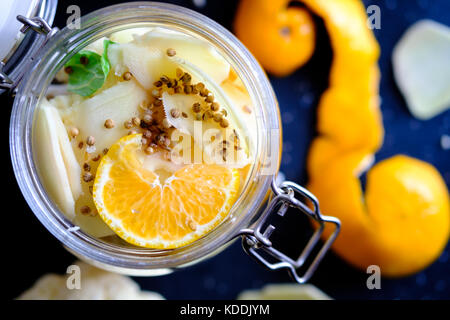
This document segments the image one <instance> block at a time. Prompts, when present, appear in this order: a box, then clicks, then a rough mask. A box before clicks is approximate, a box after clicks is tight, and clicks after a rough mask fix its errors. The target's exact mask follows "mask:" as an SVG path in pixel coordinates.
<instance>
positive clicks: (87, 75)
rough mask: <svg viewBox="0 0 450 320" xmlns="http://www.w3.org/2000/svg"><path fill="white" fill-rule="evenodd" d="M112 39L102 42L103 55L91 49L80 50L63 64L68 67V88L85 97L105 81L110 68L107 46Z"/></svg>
mask: <svg viewBox="0 0 450 320" xmlns="http://www.w3.org/2000/svg"><path fill="white" fill-rule="evenodd" d="M113 43H114V42H113V41H110V40H105V41H104V42H103V48H104V50H103V55H99V54H97V53H95V52H93V51H88V50H81V51H80V52H78V53H76V54H75V55H74V56H73V57H72V58H71V59H70V60H69V61H68V62H67V63H66V65H65V66H64V67H65V68H66V70H67V69H68V68H70V73H69V84H68V88H67V89H68V90H69V91H70V92H73V93H76V94H79V95H80V96H83V97H87V96H90V95H92V94H94V93H95V92H96V91H97V90H98V89H100V88H101V87H102V86H103V84H104V83H105V80H106V77H107V76H108V73H109V71H110V69H111V66H110V63H109V60H108V47H109V45H110V44H113Z"/></svg>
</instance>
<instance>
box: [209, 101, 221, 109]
mask: <svg viewBox="0 0 450 320" xmlns="http://www.w3.org/2000/svg"><path fill="white" fill-rule="evenodd" d="M211 110H212V111H219V104H218V103H217V102H213V103H212V104H211Z"/></svg>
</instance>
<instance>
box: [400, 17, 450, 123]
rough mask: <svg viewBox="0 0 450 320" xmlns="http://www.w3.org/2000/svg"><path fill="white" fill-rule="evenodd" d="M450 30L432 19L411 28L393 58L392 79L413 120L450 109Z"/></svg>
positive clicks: (401, 40) (417, 23)
mask: <svg viewBox="0 0 450 320" xmlns="http://www.w3.org/2000/svg"><path fill="white" fill-rule="evenodd" d="M449 62H450V28H448V27H447V26H444V25H442V24H439V23H437V22H434V21H431V20H421V21H419V22H416V23H415V24H414V25H413V26H411V27H410V28H409V29H408V30H407V31H406V33H405V34H404V35H403V37H402V38H401V39H400V41H399V42H398V43H397V45H396V46H395V49H394V53H393V55H392V64H393V68H394V77H395V80H396V82H397V85H398V87H399V88H400V91H401V92H402V94H403V96H404V97H405V100H406V103H407V105H408V108H409V110H410V111H411V113H412V114H413V116H414V117H416V118H418V119H422V120H427V119H430V118H433V117H434V116H436V115H438V114H439V113H441V112H444V111H445V110H447V109H449V108H450V63H449Z"/></svg>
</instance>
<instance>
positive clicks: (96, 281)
mask: <svg viewBox="0 0 450 320" xmlns="http://www.w3.org/2000/svg"><path fill="white" fill-rule="evenodd" d="M76 265H78V266H79V267H80V271H81V273H80V280H81V288H80V289H70V290H69V289H68V288H67V278H68V277H69V275H67V276H62V275H57V274H46V275H44V276H42V277H41V278H40V279H39V280H38V281H37V282H36V283H35V284H34V285H33V286H32V287H31V288H30V289H28V290H27V291H25V292H24V293H22V294H21V295H20V296H19V297H18V298H17V299H18V300H162V299H164V298H163V297H162V296H161V295H160V294H158V293H156V292H150V291H141V289H140V288H139V286H138V284H137V283H136V282H134V281H133V280H132V279H131V278H129V277H126V276H123V275H119V274H116V273H112V272H107V271H104V270H100V269H97V268H95V267H93V266H91V265H88V264H86V263H84V262H77V263H76Z"/></svg>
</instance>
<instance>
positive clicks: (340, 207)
mask: <svg viewBox="0 0 450 320" xmlns="http://www.w3.org/2000/svg"><path fill="white" fill-rule="evenodd" d="M253 2H254V1H252V0H243V1H241V6H240V9H241V10H242V11H244V9H242V8H245V12H246V13H247V14H248V15H249V16H250V17H248V16H247V18H248V19H251V21H254V20H258V19H260V21H259V23H260V24H261V23H263V22H267V21H266V20H267V19H270V18H269V17H268V16H267V15H265V16H260V17H257V16H256V14H257V13H258V12H260V11H259V10H261V9H258V8H257V6H255V4H254V3H253ZM262 2H263V3H264V6H266V7H267V6H270V4H269V2H268V1H262ZM266 2H267V3H266ZM281 2H282V3H283V4H284V5H285V6H286V5H287V4H288V3H289V1H276V2H275V3H274V4H273V5H272V6H273V7H272V11H271V12H272V14H273V16H272V18H273V17H275V16H276V15H275V14H276V13H277V12H278V11H279V10H280V3H281ZM301 2H302V3H303V4H305V5H306V6H307V7H308V8H309V9H310V10H311V11H312V12H314V13H315V14H317V15H318V16H319V17H321V18H322V19H323V20H324V23H325V27H326V29H327V31H328V34H329V37H330V41H331V45H332V50H333V62H332V66H331V70H330V81H329V83H330V86H329V88H328V89H327V90H326V91H325V93H324V94H323V96H322V98H321V100H320V102H319V106H318V124H317V126H318V132H319V135H318V137H317V138H315V139H314V141H313V142H312V145H311V148H310V151H309V155H308V162H307V169H308V174H309V186H308V187H309V189H310V190H311V192H313V193H314V194H315V195H316V196H317V198H318V199H319V201H320V204H321V208H322V210H323V211H324V212H326V213H327V214H330V215H333V216H336V217H338V218H339V219H340V220H341V222H342V228H341V233H340V235H339V237H338V238H337V240H336V241H335V243H334V244H333V249H334V250H335V252H336V253H338V254H339V255H340V256H341V257H342V258H343V259H345V260H346V261H347V262H349V263H351V264H352V265H354V266H356V267H357V268H360V269H363V270H365V269H366V268H367V267H368V266H369V265H378V266H380V269H381V272H382V273H383V274H384V275H386V276H403V275H407V274H411V273H414V272H417V271H419V270H421V269H423V268H425V267H426V266H427V265H429V264H430V263H432V262H433V261H434V260H435V259H436V258H437V257H438V256H439V255H440V253H441V252H442V250H443V249H444V247H445V245H446V243H447V241H448V237H449V231H450V214H449V197H448V190H447V187H446V185H445V182H444V181H443V179H442V177H441V176H440V174H439V172H438V171H437V170H436V169H435V168H434V167H433V166H431V165H430V164H428V163H425V162H423V161H420V160H417V159H413V158H410V157H407V156H402V155H398V156H394V157H392V158H389V159H386V160H383V161H381V162H379V163H378V164H376V165H375V166H374V167H373V169H372V170H369V169H370V167H371V165H372V164H373V160H374V153H375V152H376V151H378V150H379V148H380V147H381V146H382V143H383V136H384V128H383V123H382V119H381V112H380V107H379V105H380V102H379V98H378V97H379V78H380V71H379V68H378V65H377V62H378V58H379V54H380V49H379V46H378V43H377V41H376V39H375V37H374V35H373V33H372V32H371V31H370V29H368V28H367V25H366V22H367V16H366V12H365V8H364V6H363V4H362V2H361V1H360V0H339V1H329V0H303V1H301ZM270 3H272V2H270ZM251 5H253V8H251V7H250V8H249V6H251ZM265 10H266V11H267V12H269V10H268V9H267V8H266V9H265ZM252 12H255V16H252ZM240 14H241V15H242V12H240ZM240 19H244V18H242V16H240V15H239V13H238V16H237V20H240ZM239 23H242V22H239V21H237V22H236V26H239ZM262 30H264V29H262ZM238 31H239V30H237V34H238V36H242V33H241V32H238ZM252 34H253V36H254V37H255V38H256V39H253V41H254V42H257V41H260V42H261V43H262V38H264V39H266V38H265V34H264V33H263V32H260V34H259V36H257V33H252ZM241 39H242V40H243V42H244V43H245V44H248V43H247V42H246V38H245V37H244V38H242V37H241ZM269 39H270V38H269ZM309 41H310V40H307V39H303V43H302V42H301V40H299V43H298V46H302V45H305V46H306V47H308V48H309V47H310V45H311V43H310V42H309ZM270 44H271V45H270V46H271V47H272V48H273V47H276V45H275V44H274V43H270ZM249 48H250V50H251V51H252V52H253V53H254V54H255V56H256V57H257V58H258V59H259V58H260V56H259V54H260V51H255V50H254V49H253V47H252V46H249ZM273 52H274V53H273V55H274V56H275V55H276V53H275V50H274V51H273ZM292 54H295V53H292ZM304 62H306V61H304ZM261 63H262V65H263V66H266V65H265V63H264V61H262V62H261ZM267 70H268V71H269V72H271V69H270V68H268V69H267ZM367 170H369V171H368V173H367V185H366V192H365V194H364V192H363V190H362V188H361V182H360V176H361V175H362V174H363V173H364V172H365V171H367ZM332 231H333V230H328V229H325V232H324V236H325V237H328V236H329V234H330V232H332Z"/></svg>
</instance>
